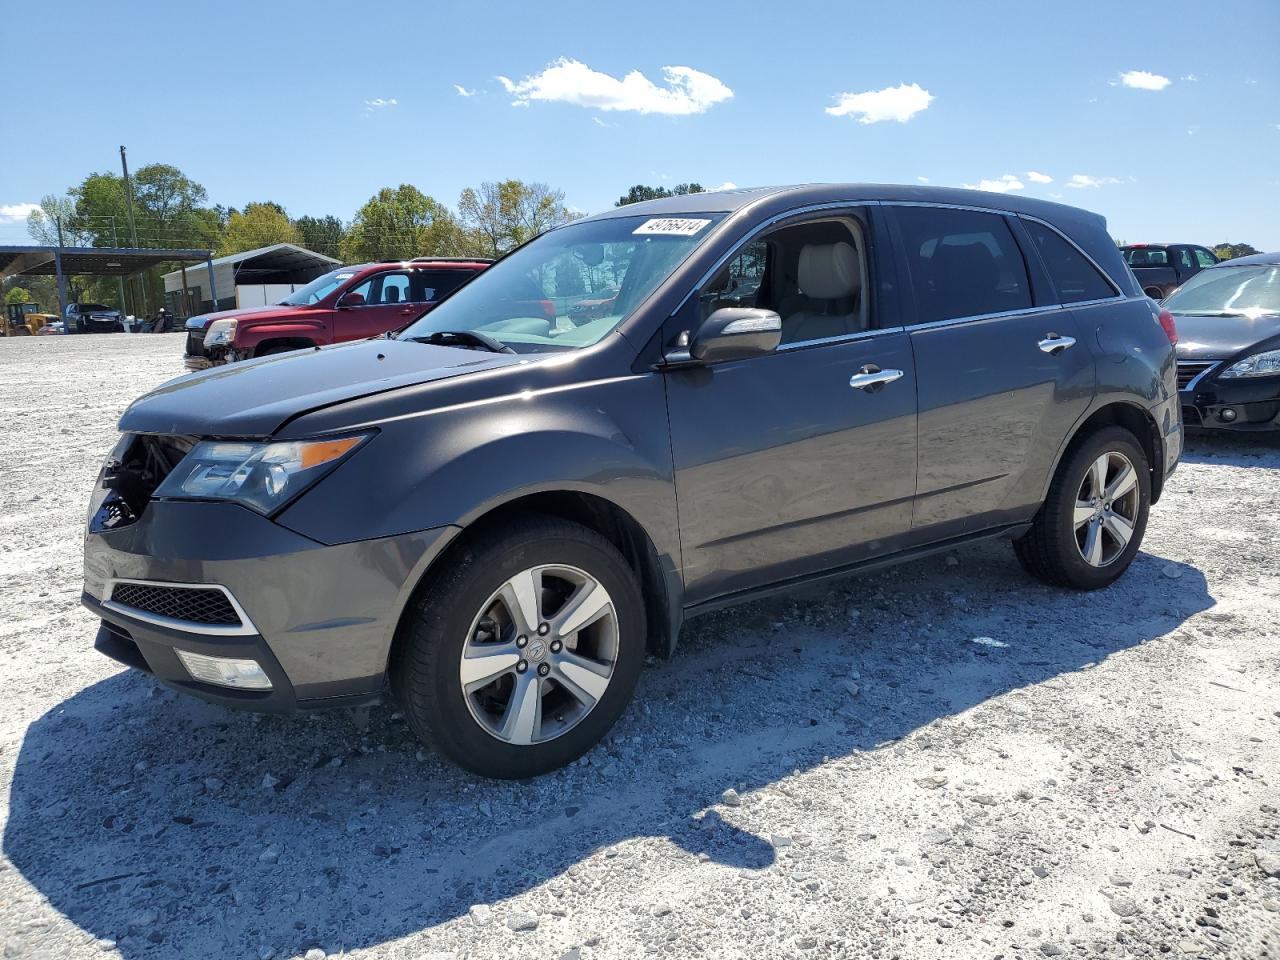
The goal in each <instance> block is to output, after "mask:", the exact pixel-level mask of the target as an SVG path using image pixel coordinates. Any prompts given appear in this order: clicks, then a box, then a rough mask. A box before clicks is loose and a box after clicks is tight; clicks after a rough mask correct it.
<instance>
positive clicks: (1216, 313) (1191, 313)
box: [1180, 310, 1248, 317]
mask: <svg viewBox="0 0 1280 960" xmlns="http://www.w3.org/2000/svg"><path fill="white" fill-rule="evenodd" d="M1180 312H1181V313H1182V315H1183V316H1184V317H1247V316H1248V314H1247V313H1245V312H1244V311H1243V310H1182V311H1180Z"/></svg>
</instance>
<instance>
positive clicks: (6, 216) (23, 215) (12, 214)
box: [0, 203, 40, 223]
mask: <svg viewBox="0 0 1280 960" xmlns="http://www.w3.org/2000/svg"><path fill="white" fill-rule="evenodd" d="M39 209H40V204H38V203H0V223H19V222H23V223H25V222H26V219H27V217H29V216H30V215H31V214H32V213H34V212H35V211H37V210H39Z"/></svg>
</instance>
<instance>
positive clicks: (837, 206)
mask: <svg viewBox="0 0 1280 960" xmlns="http://www.w3.org/2000/svg"><path fill="white" fill-rule="evenodd" d="M880 205H881V202H880V201H879V200H837V201H832V202H828V203H814V204H808V205H806V206H803V207H796V208H795V209H793V210H785V211H783V212H782V213H778V214H774V215H773V216H772V217H770V218H769V219H767V220H765V221H763V222H762V223H759V224H757V225H756V226H755V227H753V228H752V229H751V230H750V231H749V232H748V233H747V234H745V235H744V236H743V237H742V238H741V239H739V240H738V242H737V243H735V244H734V245H733V246H732V247H731V248H730V249H729V250H728V251H726V252H725V253H724V254H722V255H721V256H719V257H717V258H716V260H715V262H714V263H712V264H711V266H710V268H709V269H708V270H707V271H706V272H705V273H704V274H703V275H702V276H701V277H699V278H698V282H697V283H695V284H694V285H693V286H692V287H690V288H689V292H688V293H687V294H685V296H684V299H682V300H681V301H680V304H679V305H678V306H677V307H676V308H675V310H673V311H671V316H672V317H675V316H678V315H679V314H680V311H682V310H683V309H684V308H685V307H686V306H687V305H688V303H689V301H690V300H691V299H693V297H694V294H697V293H700V292H701V291H702V289H703V288H704V287H705V286H706V285H707V284H708V283H710V282H711V281H712V280H713V279H715V277H716V275H717V274H718V273H719V272H720V270H721V269H722V268H723V267H724V266H725V264H727V263H728V262H729V261H730V260H732V259H733V258H734V257H736V256H738V254H739V253H741V251H742V250H743V248H745V247H746V246H748V245H749V244H751V243H754V242H755V241H756V240H757V239H759V237H760V234H762V233H764V232H766V231H768V230H772V229H773V228H775V227H782V228H785V227H786V226H789V225H791V224H787V223H786V221H789V220H796V221H797V222H796V224H794V225H797V226H798V225H799V224H800V223H808V222H812V221H813V220H815V219H816V220H821V219H832V220H838V219H842V217H840V216H837V215H835V214H837V213H838V212H839V211H843V212H844V217H845V218H853V219H856V220H857V221H858V227H859V233H860V234H861V236H860V237H859V238H858V239H860V240H861V241H862V245H863V247H864V248H867V249H864V250H862V251H861V253H862V258H863V262H864V265H865V268H866V273H867V276H866V277H865V278H864V283H863V288H864V289H867V288H869V287H872V286H873V285H874V284H873V283H872V282H870V281H872V280H874V273H873V272H874V271H876V270H877V269H878V267H876V266H875V265H873V263H872V261H873V260H874V259H875V257H873V256H872V254H871V250H870V246H871V244H870V241H869V239H868V238H869V236H870V234H871V232H872V231H873V230H874V229H876V225H875V223H874V217H871V216H865V217H859V216H857V215H856V213H855V211H856V210H857V209H859V208H863V209H867V210H870V208H872V207H878V206H880ZM811 214H833V216H831V217H829V218H822V217H817V218H812V217H810V215H811ZM885 242H886V244H887V245H888V246H889V250H890V253H889V256H890V258H892V257H893V255H894V254H893V247H892V244H891V243H888V241H887V238H886V240H885ZM893 266H895V267H896V266H897V264H896V262H895V263H894V264H893ZM877 282H878V281H877ZM872 298H873V302H872V303H871V304H870V305H869V308H868V319H869V320H870V321H874V320H876V319H878V317H879V316H880V314H881V308H880V304H879V299H880V297H879V294H878V293H874V292H873V293H872ZM903 331H904V328H903V327H902V326H901V325H899V326H893V327H872V328H871V329H869V330H859V331H857V332H856V333H842V334H840V335H839V336H835V337H818V338H816V339H813V340H796V341H793V342H791V343H782V344H779V345H778V346H777V347H776V348H775V349H774V351H773V354H770V356H772V355H776V354H779V353H790V352H791V351H793V350H803V349H807V348H809V347H815V346H826V345H828V344H836V343H848V342H849V341H852V340H866V339H869V338H871V337H874V336H878V335H880V334H890V333H902V332H903ZM758 359H759V358H758Z"/></svg>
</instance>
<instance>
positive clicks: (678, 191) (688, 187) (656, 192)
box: [614, 183, 706, 207]
mask: <svg viewBox="0 0 1280 960" xmlns="http://www.w3.org/2000/svg"><path fill="white" fill-rule="evenodd" d="M705 192H706V190H705V188H704V187H703V186H702V184H700V183H677V184H676V185H675V186H674V187H672V188H671V189H667V188H666V187H646V186H645V185H644V184H642V183H638V184H636V185H635V186H634V187H632V188H631V189H630V190H628V191H627V192H626V193H625V194H624V195H623V196H621V197H619V198H618V202H617V203H615V204H614V206H615V207H625V206H627V205H628V204H632V203H641V202H643V201H645V200H661V199H662V198H663V197H683V196H686V195H688V194H690V193H705Z"/></svg>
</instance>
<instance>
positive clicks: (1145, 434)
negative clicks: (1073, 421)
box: [1041, 400, 1165, 503]
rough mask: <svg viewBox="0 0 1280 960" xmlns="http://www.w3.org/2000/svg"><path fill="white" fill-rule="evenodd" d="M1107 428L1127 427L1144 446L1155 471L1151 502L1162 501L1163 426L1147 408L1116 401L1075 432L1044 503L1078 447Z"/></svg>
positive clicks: (1065, 446) (1053, 473) (1052, 473)
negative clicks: (1068, 454) (1073, 451)
mask: <svg viewBox="0 0 1280 960" xmlns="http://www.w3.org/2000/svg"><path fill="white" fill-rule="evenodd" d="M1103 427H1123V428H1124V429H1126V430H1128V431H1129V432H1130V433H1132V434H1133V435H1134V437H1135V438H1136V439H1137V441H1138V443H1139V444H1141V446H1142V452H1143V453H1144V454H1145V455H1146V457H1147V466H1148V468H1149V469H1150V471H1151V502H1152V503H1155V502H1156V501H1158V500H1159V499H1160V494H1161V492H1162V491H1163V489H1164V473H1165V470H1164V439H1163V438H1162V437H1161V435H1160V428H1159V425H1158V424H1157V423H1156V421H1155V418H1154V417H1153V416H1152V415H1151V413H1150V412H1149V411H1148V410H1146V409H1145V408H1144V407H1142V406H1141V405H1139V404H1137V403H1132V402H1129V401H1125V400H1115V401H1111V402H1110V403H1106V404H1104V405H1103V406H1101V407H1098V408H1097V409H1096V410H1093V411H1092V412H1090V413H1089V415H1088V416H1086V417H1085V418H1084V419H1083V420H1081V421H1080V423H1079V424H1077V426H1076V428H1075V430H1073V431H1072V433H1071V435H1070V436H1069V437H1068V438H1067V440H1066V442H1065V443H1063V444H1062V446H1061V447H1060V448H1059V450H1058V455H1057V457H1056V458H1055V459H1054V461H1053V469H1052V470H1050V471H1049V476H1048V477H1047V478H1046V479H1045V485H1044V490H1043V491H1042V493H1041V499H1042V500H1043V498H1044V497H1045V496H1047V495H1048V491H1049V484H1051V483H1052V482H1053V478H1054V477H1055V476H1057V475H1058V468H1059V467H1060V466H1061V465H1062V461H1063V459H1064V458H1065V457H1066V455H1067V453H1068V451H1070V450H1071V449H1072V448H1073V447H1074V446H1075V445H1076V444H1078V443H1080V442H1082V441H1083V440H1084V439H1085V438H1087V437H1089V436H1091V435H1092V434H1094V433H1096V432H1097V431H1098V430H1101V429H1102V428H1103Z"/></svg>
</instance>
